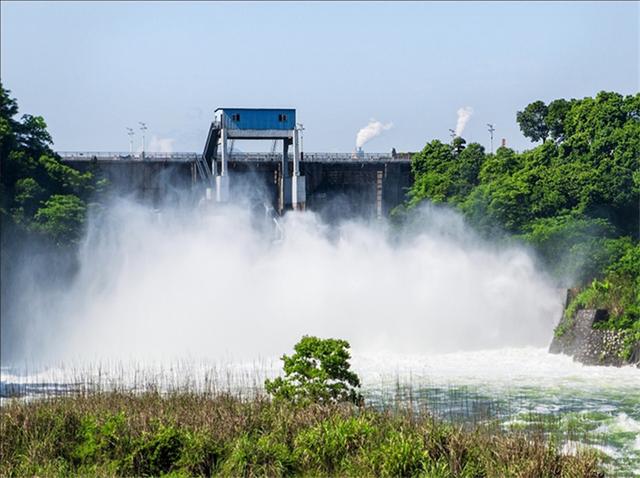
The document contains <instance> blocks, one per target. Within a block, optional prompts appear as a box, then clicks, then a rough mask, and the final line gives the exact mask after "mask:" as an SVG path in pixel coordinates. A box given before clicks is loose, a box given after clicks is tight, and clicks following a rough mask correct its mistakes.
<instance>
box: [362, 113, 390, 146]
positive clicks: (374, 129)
mask: <svg viewBox="0 0 640 478" xmlns="http://www.w3.org/2000/svg"><path fill="white" fill-rule="evenodd" d="M392 127H393V123H387V124H383V123H381V122H380V121H376V120H373V119H372V120H371V121H369V124H368V125H367V126H365V127H364V128H362V129H361V130H360V131H358V134H357V136H356V147H357V148H362V146H364V145H365V144H366V143H368V142H369V141H371V140H372V139H373V138H375V137H376V136H380V135H381V134H382V132H383V131H387V130H389V129H391V128H392Z"/></svg>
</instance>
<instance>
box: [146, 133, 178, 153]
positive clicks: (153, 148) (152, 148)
mask: <svg viewBox="0 0 640 478" xmlns="http://www.w3.org/2000/svg"><path fill="white" fill-rule="evenodd" d="M174 142H175V139H173V138H160V137H158V136H155V135H154V136H152V137H151V139H150V140H149V146H148V147H147V151H149V152H153V153H173V143H174Z"/></svg>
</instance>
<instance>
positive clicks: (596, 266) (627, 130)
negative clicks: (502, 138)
mask: <svg viewBox="0 0 640 478" xmlns="http://www.w3.org/2000/svg"><path fill="white" fill-rule="evenodd" d="M516 117H517V121H518V123H519V125H520V128H521V130H522V132H523V133H524V134H525V136H527V137H529V138H530V139H532V140H533V141H541V144H540V145H538V146H537V147H535V148H533V149H531V150H528V151H523V152H521V153H517V152H515V151H514V150H512V149H510V148H506V147H501V148H498V149H497V151H496V152H495V154H486V153H485V151H484V149H483V148H482V146H480V145H479V144H477V143H471V144H468V145H466V144H465V143H464V142H461V141H458V142H457V143H456V144H444V143H442V142H440V141H438V140H434V141H431V142H429V143H427V144H426V145H425V147H424V148H423V149H422V151H420V152H418V153H416V154H415V155H414V156H413V158H412V164H411V167H412V172H413V175H414V180H415V181H414V184H413V186H412V187H411V189H410V191H409V195H408V197H409V199H408V202H407V207H408V208H409V209H411V208H412V207H415V206H416V205H417V204H419V203H420V202H421V201H423V200H429V201H432V202H435V203H448V204H450V205H452V206H454V207H456V208H458V209H459V210H461V211H462V212H463V213H464V214H465V215H466V217H467V219H468V220H469V222H471V223H472V224H474V225H475V226H476V227H477V228H478V229H480V230H481V231H484V232H485V233H495V231H496V230H500V231H503V232H504V233H506V234H507V235H509V236H515V237H517V238H520V239H521V240H524V241H526V242H528V243H529V244H531V245H532V246H533V247H534V248H535V249H536V250H537V252H538V254H539V255H540V257H541V258H542V259H543V260H544V261H545V262H546V263H547V265H548V266H549V268H550V270H551V271H552V272H553V273H554V274H555V275H556V276H558V277H567V278H570V280H573V281H575V282H577V283H578V284H588V283H590V281H591V280H592V279H594V278H598V279H601V278H602V277H604V276H605V275H606V274H607V270H609V269H610V268H611V267H613V266H612V264H615V263H616V261H618V260H621V258H622V257H627V258H628V257H638V255H637V254H635V255H634V254H632V253H631V252H629V251H630V250H632V249H633V250H637V248H638V247H640V246H638V240H639V235H640V232H639V228H640V223H639V220H640V94H635V95H629V96H623V95H620V94H618V93H613V92H605V91H602V92H600V93H598V94H597V95H596V96H595V97H594V98H591V97H587V98H583V99H580V100H576V99H571V100H565V99H558V100H555V101H552V102H551V103H549V105H546V104H545V103H543V102H542V101H535V102H533V103H531V104H529V105H527V107H525V108H524V110H523V111H520V112H518V113H517V115H516ZM627 260H628V259H627ZM616 277H618V276H616ZM634 280H636V279H634ZM636 306H637V304H636ZM636 310H637V309H636Z"/></svg>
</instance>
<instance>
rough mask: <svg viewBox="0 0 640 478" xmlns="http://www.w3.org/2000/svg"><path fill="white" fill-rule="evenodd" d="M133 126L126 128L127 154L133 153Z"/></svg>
mask: <svg viewBox="0 0 640 478" xmlns="http://www.w3.org/2000/svg"><path fill="white" fill-rule="evenodd" d="M134 134H135V133H134V132H133V128H127V135H129V155H131V156H132V155H133V135H134Z"/></svg>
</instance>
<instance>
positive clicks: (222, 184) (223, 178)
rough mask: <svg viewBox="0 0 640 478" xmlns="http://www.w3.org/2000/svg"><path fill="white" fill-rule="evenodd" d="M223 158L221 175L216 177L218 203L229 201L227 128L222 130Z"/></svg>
mask: <svg viewBox="0 0 640 478" xmlns="http://www.w3.org/2000/svg"><path fill="white" fill-rule="evenodd" d="M220 141H221V143H222V144H221V146H222V148H221V152H222V158H221V160H220V174H219V175H218V176H216V201H217V202H227V201H228V200H229V174H228V172H227V161H228V160H229V158H228V157H227V155H228V152H227V128H222V131H221V134H220Z"/></svg>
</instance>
